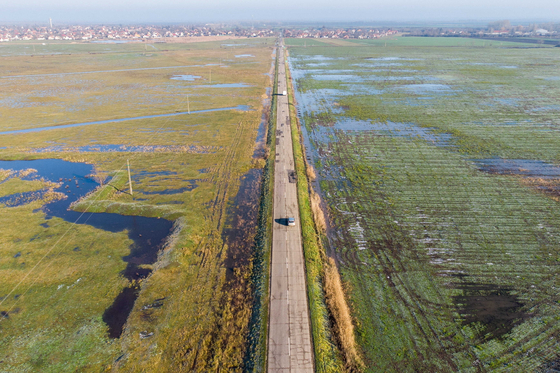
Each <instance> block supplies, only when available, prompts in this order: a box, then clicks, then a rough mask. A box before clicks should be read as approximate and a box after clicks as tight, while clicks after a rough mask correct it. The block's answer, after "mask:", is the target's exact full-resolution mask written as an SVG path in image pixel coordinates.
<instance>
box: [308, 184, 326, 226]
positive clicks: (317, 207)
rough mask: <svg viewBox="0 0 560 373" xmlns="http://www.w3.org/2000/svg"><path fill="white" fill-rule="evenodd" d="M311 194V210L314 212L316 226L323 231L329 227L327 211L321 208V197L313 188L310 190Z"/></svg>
mask: <svg viewBox="0 0 560 373" xmlns="http://www.w3.org/2000/svg"><path fill="white" fill-rule="evenodd" d="M310 196H311V211H312V212H313V220H315V226H316V227H317V229H318V230H319V231H321V232H325V230H326V228H327V223H326V220H325V213H324V212H323V209H322V208H321V197H320V196H319V195H318V194H317V193H315V191H314V190H313V188H311V191H310Z"/></svg>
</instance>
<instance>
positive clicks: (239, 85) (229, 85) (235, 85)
mask: <svg viewBox="0 0 560 373" xmlns="http://www.w3.org/2000/svg"><path fill="white" fill-rule="evenodd" d="M247 87H252V86H251V85H250V84H247V83H222V84H204V85H193V86H191V87H190V88H247Z"/></svg>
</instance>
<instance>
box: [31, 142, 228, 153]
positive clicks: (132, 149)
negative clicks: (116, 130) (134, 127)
mask: <svg viewBox="0 0 560 373" xmlns="http://www.w3.org/2000/svg"><path fill="white" fill-rule="evenodd" d="M220 149H222V148H221V147H218V146H206V145H134V146H129V145H115V144H107V145H86V146H77V147H69V146H64V145H53V146H47V147H45V148H33V149H31V150H30V152H31V153H53V152H68V153H190V154H213V153H215V152H217V151H219V150H220Z"/></svg>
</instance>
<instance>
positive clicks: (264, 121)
mask: <svg viewBox="0 0 560 373" xmlns="http://www.w3.org/2000/svg"><path fill="white" fill-rule="evenodd" d="M271 93H272V88H270V87H267V88H266V98H265V99H264V100H263V112H262V115H261V123H260V124H259V129H258V131H257V138H256V139H255V150H254V151H253V158H264V156H265V154H266V149H265V145H266V138H265V136H266V130H267V128H268V118H269V115H270V102H271V98H272V96H271Z"/></svg>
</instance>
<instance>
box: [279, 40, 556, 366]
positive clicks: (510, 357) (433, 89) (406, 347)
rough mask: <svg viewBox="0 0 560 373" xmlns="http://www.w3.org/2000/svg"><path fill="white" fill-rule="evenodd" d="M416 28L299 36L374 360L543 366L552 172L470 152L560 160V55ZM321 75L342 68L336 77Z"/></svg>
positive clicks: (348, 270) (549, 323)
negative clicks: (482, 166) (558, 99)
mask: <svg viewBox="0 0 560 373" xmlns="http://www.w3.org/2000/svg"><path fill="white" fill-rule="evenodd" d="M408 39H413V38H407V40H408ZM414 39H416V38H414ZM396 40H398V39H396ZM417 40H419V41H418V42H417V43H418V44H407V45H404V44H403V45H396V44H395V45H394V46H391V45H390V44H389V43H388V44H387V45H388V46H387V48H378V47H377V46H374V45H372V47H371V48H368V47H364V45H368V43H369V41H368V42H364V43H359V44H361V47H360V48H346V47H338V48H332V47H330V48H320V47H315V48H313V49H312V50H309V49H304V48H291V49H290V52H291V53H290V54H291V58H290V63H291V67H292V73H293V76H294V77H295V78H296V80H295V81H296V89H297V94H296V98H297V101H298V110H299V116H300V119H301V120H302V121H303V123H302V124H303V126H302V129H303V132H304V135H305V140H306V144H308V149H307V153H308V154H307V155H308V156H310V157H311V158H312V159H313V162H314V163H315V165H316V169H317V170H318V173H319V175H318V179H319V182H320V186H321V191H322V195H323V197H324V198H325V200H326V202H327V205H328V208H329V219H330V223H331V227H332V231H331V232H330V238H331V243H332V247H331V249H333V250H334V251H335V252H336V254H337V257H338V259H339V262H340V265H341V266H340V267H341V271H342V274H343V278H344V280H345V281H346V282H347V290H348V292H349V295H350V302H351V306H352V309H353V314H354V317H355V320H356V327H357V328H356V332H357V338H358V342H359V344H360V346H361V348H362V350H363V353H364V358H365V364H366V365H367V368H366V369H365V370H366V371H369V372H380V371H383V372H412V371H423V372H440V371H464V372H470V371H473V372H475V371H492V372H494V371H496V372H500V371H504V372H506V371H524V372H525V371H527V372H530V371H540V370H546V369H549V368H550V367H552V366H554V364H555V361H557V360H558V358H559V357H560V356H558V348H559V346H558V342H557V340H558V338H557V335H558V333H559V331H560V323H559V319H558V317H557V313H558V301H559V300H560V293H558V288H559V287H560V285H559V284H558V279H557V278H556V277H557V276H556V275H555V273H556V267H557V263H558V261H559V260H560V257H559V253H560V246H559V239H560V225H559V223H558V221H559V220H558V218H559V216H558V212H557V211H558V208H557V207H558V206H557V204H558V202H557V192H556V191H555V190H556V189H555V185H557V184H556V183H557V178H555V177H552V178H550V177H547V176H546V175H542V177H541V178H539V177H538V176H536V177H534V176H533V177H531V178H528V177H526V176H524V174H523V172H526V171H527V170H524V169H519V172H516V170H509V171H508V172H506V173H505V174H504V173H502V172H500V170H499V169H497V170H496V171H494V172H495V173H494V174H492V173H487V172H483V171H481V170H479V168H478V167H479V166H477V164H476V163H474V162H473V161H472V160H473V159H474V160H476V159H485V158H494V157H502V158H504V159H508V158H511V159H521V160H523V159H525V160H540V161H544V162H547V163H549V164H553V165H555V164H558V163H560V156H559V153H558V150H557V149H558V147H559V146H560V136H558V131H557V129H558V128H557V127H558V125H559V124H560V122H559V117H558V111H557V110H555V109H554V105H555V102H554V100H555V98H554V97H555V96H556V95H557V93H558V92H559V90H560V85H559V84H558V81H556V80H554V79H549V77H551V76H554V74H556V73H555V71H557V70H558V68H559V67H560V66H559V61H558V59H557V58H556V55H555V53H554V50H553V49H518V48H512V49H508V48H505V46H501V47H499V48H486V49H483V48H471V47H469V46H467V47H465V48H463V47H457V46H455V45H448V46H447V47H446V46H445V43H443V44H439V46H437V48H436V47H433V48H431V47H430V46H429V45H433V43H434V40H433V39H432V38H430V40H422V39H417ZM379 42H381V41H379ZM405 42H407V43H408V41H406V40H405V41H399V43H405ZM477 42H479V41H477ZM480 42H481V41H480ZM395 43H396V42H395ZM422 43H424V45H425V46H424V47H422V48H420V47H419V45H421V44H422ZM516 45H519V44H516ZM314 56H319V57H318V58H315V57H314ZM317 60H320V61H321V62H323V63H324V65H321V66H317V65H315V63H316V62H317ZM317 75H319V76H320V75H342V76H341V77H340V78H338V79H335V80H334V81H332V85H330V86H329V84H326V82H331V81H326V80H321V81H320V82H321V85H316V82H318V80H317V79H316V78H314V77H313V76H315V77H316V76H317ZM344 75H348V76H351V77H355V76H360V77H361V80H360V81H356V79H354V78H350V79H345V77H344ZM403 77H410V79H406V80H405V79H402V78H403ZM300 87H302V88H301V89H300ZM368 89H369V90H371V92H369V93H368ZM373 90H375V91H373ZM545 90H546V91H547V92H551V94H550V95H549V94H545V93H544V92H545ZM507 173H511V174H510V175H508V174H507ZM516 173H517V174H518V175H516ZM537 173H538V170H537ZM529 351H530V352H529Z"/></svg>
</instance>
